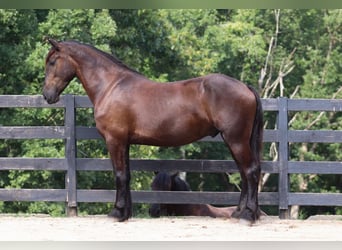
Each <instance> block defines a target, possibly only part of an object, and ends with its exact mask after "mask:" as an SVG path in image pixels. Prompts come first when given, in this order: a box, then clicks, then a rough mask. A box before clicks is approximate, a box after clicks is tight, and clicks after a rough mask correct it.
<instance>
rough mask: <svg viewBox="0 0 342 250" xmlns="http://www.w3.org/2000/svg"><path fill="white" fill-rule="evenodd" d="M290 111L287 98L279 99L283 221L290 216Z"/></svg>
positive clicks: (280, 206) (281, 211)
mask: <svg viewBox="0 0 342 250" xmlns="http://www.w3.org/2000/svg"><path fill="white" fill-rule="evenodd" d="M287 124H288V110H287V98H280V99H279V115H278V130H279V177H278V180H279V181H278V182H279V184H278V190H279V216H280V218H282V219H287V218H288V216H289V212H288V211H289V210H288V208H289V204H288V196H287V194H288V192H289V176H288V160H289V148H288V147H289V145H288V133H287V132H288V126H287Z"/></svg>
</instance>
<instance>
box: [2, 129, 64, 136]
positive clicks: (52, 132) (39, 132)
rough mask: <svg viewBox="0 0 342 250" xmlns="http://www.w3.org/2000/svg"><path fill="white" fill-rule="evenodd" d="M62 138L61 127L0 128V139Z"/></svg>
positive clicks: (62, 130)
mask: <svg viewBox="0 0 342 250" xmlns="http://www.w3.org/2000/svg"><path fill="white" fill-rule="evenodd" d="M64 137H65V130H64V127H63V126H35V127H26V126H22V127H7V126H6V127H1V126H0V139H63V138H64Z"/></svg>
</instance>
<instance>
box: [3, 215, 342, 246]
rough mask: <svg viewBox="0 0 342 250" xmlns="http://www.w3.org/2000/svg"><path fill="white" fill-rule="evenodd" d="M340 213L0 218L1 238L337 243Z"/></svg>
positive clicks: (341, 220)
mask: <svg viewBox="0 0 342 250" xmlns="http://www.w3.org/2000/svg"><path fill="white" fill-rule="evenodd" d="M341 235H342V216H332V217H314V219H309V220H304V221H303V220H280V219H279V218H277V217H271V216H270V217H263V219H262V220H261V221H259V222H258V223H257V224H255V225H253V226H246V225H242V224H240V223H238V222H237V221H235V220H225V219H213V218H208V217H164V218H159V219H151V218H146V219H140V218H132V219H130V220H129V221H128V222H123V223H118V222H113V220H112V219H111V218H108V217H106V216H85V217H73V218H53V217H49V216H43V215H38V216H37V215H36V216H29V217H26V216H8V215H1V216H0V240H6V241H12V240H14V241H27V240H28V241H30V240H34V241H37V240H38V241H45V240H48V241H60V240H63V241H65V240H66V241H79V240H81V241H166V240H167V241H203V240H205V241H227V240H230V241H249V240H251V241H265V240H266V241H267V240H281V241H294V240H296V241H341V240H342V237H341Z"/></svg>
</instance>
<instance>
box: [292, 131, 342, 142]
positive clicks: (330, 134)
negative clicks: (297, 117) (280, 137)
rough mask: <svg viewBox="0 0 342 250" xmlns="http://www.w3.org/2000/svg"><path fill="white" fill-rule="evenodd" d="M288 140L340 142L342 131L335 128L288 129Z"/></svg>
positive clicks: (341, 140)
mask: <svg viewBox="0 0 342 250" xmlns="http://www.w3.org/2000/svg"><path fill="white" fill-rule="evenodd" d="M289 141H290V142H309V143H310V142H311V143H313V142H321V143H341V142H342V131H337V130H306V131H303V130H289Z"/></svg>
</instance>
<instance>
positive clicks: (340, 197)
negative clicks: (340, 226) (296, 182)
mask: <svg viewBox="0 0 342 250" xmlns="http://www.w3.org/2000/svg"><path fill="white" fill-rule="evenodd" d="M289 204H290V205H300V206H342V193H289Z"/></svg>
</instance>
